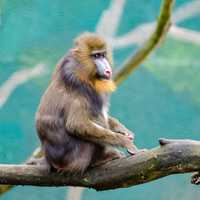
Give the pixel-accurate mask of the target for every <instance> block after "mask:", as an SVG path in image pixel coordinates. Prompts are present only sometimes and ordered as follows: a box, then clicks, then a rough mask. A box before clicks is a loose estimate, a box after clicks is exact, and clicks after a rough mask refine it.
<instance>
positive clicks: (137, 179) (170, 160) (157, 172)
mask: <svg viewBox="0 0 200 200" xmlns="http://www.w3.org/2000/svg"><path fill="white" fill-rule="evenodd" d="M159 142H160V145H161V146H160V147H158V148H155V149H152V150H149V151H146V152H141V153H139V154H138V155H136V156H130V157H126V158H122V159H117V160H114V161H112V162H108V163H106V164H105V165H102V166H100V167H96V168H93V169H90V170H88V172H87V173H85V174H84V175H82V176H81V175H72V174H68V173H65V174H60V173H48V172H47V171H45V170H44V169H42V167H39V166H30V165H0V184H11V185H34V186H69V185H70V186H82V187H88V188H93V189H96V190H109V189H116V188H126V187H130V186H134V185H138V184H143V183H147V182H150V181H153V180H155V179H159V178H162V177H164V176H168V175H171V174H179V173H188V172H194V171H199V170H200V142H199V141H194V140H167V139H161V140H160V141H159Z"/></svg>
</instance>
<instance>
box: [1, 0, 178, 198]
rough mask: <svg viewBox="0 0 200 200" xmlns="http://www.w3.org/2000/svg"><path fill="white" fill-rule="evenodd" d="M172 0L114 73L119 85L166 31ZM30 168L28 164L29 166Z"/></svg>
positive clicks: (5, 187) (4, 186)
mask: <svg viewBox="0 0 200 200" xmlns="http://www.w3.org/2000/svg"><path fill="white" fill-rule="evenodd" d="M173 3H174V0H164V1H163V4H162V6H161V11H160V17H159V19H158V22H157V26H156V31H155V32H154V33H153V34H152V36H151V37H150V39H149V40H147V42H146V43H144V45H143V46H142V47H141V49H139V50H138V51H137V53H136V54H135V55H134V56H132V57H131V58H130V59H128V61H127V62H126V63H125V65H124V66H122V68H121V70H120V71H119V72H118V73H117V74H116V75H115V78H114V79H115V81H116V83H117V84H118V85H119V84H120V83H121V82H122V81H123V80H125V79H126V78H127V76H128V75H130V73H131V72H132V71H133V69H135V68H136V67H137V66H138V65H139V64H141V63H142V61H144V59H145V58H146V57H147V56H148V55H149V54H150V52H151V51H152V50H154V48H155V47H156V45H157V44H158V43H159V42H160V40H161V39H162V38H163V37H164V35H165V34H166V33H167V30H168V27H169V24H170V16H171V10H172V5H173ZM38 152H39V153H38V154H37V153H36V154H34V155H32V157H38V155H39V154H41V152H40V151H38ZM29 168H30V166H29ZM12 187H13V186H10V185H0V195H2V194H4V193H5V192H7V191H9V190H10V189H11V188H12Z"/></svg>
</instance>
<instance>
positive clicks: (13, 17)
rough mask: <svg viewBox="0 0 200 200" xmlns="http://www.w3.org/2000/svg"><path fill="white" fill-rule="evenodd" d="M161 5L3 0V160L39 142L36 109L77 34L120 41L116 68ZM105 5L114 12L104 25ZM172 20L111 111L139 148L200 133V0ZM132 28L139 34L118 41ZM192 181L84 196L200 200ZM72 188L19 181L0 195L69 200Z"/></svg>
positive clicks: (156, 0) (183, 4)
mask: <svg viewBox="0 0 200 200" xmlns="http://www.w3.org/2000/svg"><path fill="white" fill-rule="evenodd" d="M160 3H161V1H160V0H149V1H148V2H147V1H146V0H140V1H139V0H109V1H108V0H85V1H79V0H73V1H71V0H69V1H66V0H54V1H50V0H20V1H19V0H0V163H20V162H23V161H24V160H25V159H26V158H27V157H28V156H29V155H30V154H31V152H32V151H33V150H34V149H35V148H36V147H37V146H38V144H39V140H38V138H37V135H36V131H35V127H34V114H35V111H36V109H37V106H38V103H39V101H40V97H41V95H42V94H43V92H44V90H45V88H46V87H47V85H48V82H49V79H50V77H51V73H52V71H53V69H54V66H55V64H56V62H57V61H58V59H59V58H60V57H61V56H62V55H63V54H64V53H65V52H66V51H67V50H68V49H69V48H70V47H71V45H72V41H73V38H74V37H76V36H77V35H78V34H79V33H81V32H83V31H92V32H95V31H98V32H99V33H101V34H103V35H104V36H105V37H107V38H108V40H109V39H110V40H109V41H112V39H114V41H115V40H116V41H115V42H111V45H113V48H114V60H115V69H117V67H118V66H120V64H121V63H122V62H123V61H124V59H125V58H126V57H127V56H128V55H129V54H130V53H131V52H133V51H134V50H135V49H136V48H137V47H138V45H140V44H141V42H143V41H144V40H145V38H146V37H148V35H149V34H150V32H149V31H148V29H144V30H140V31H141V32H140V33H139V34H138V33H137V31H136V32H134V30H139V29H138V27H141V25H144V26H145V25H148V24H146V23H150V22H153V21H154V20H156V17H157V15H158V13H159V7H160ZM105 10H107V11H109V12H111V13H114V15H113V16H112V17H108V18H107V20H106V23H105V21H103V17H102V16H103V15H102V14H103V13H104V11H105ZM115 11H120V12H121V15H119V16H118V17H117V15H118V14H119V13H120V12H115ZM117 18H118V22H117V25H118V26H115V25H114V19H117ZM173 21H174V23H176V26H175V25H174V27H175V29H173V30H174V31H172V32H171V33H170V34H169V36H168V38H167V40H166V41H165V43H164V44H162V46H161V47H160V48H158V49H157V50H156V51H155V52H154V53H153V54H152V55H151V56H150V57H149V58H148V60H147V61H146V62H145V63H144V64H143V65H142V66H141V67H140V68H138V70H137V71H135V73H133V74H132V75H131V76H130V77H129V78H128V80H126V81H125V82H124V83H123V84H122V85H121V86H120V87H119V88H118V90H117V92H115V93H114V94H113V96H112V102H111V114H112V115H114V116H115V117H117V118H119V119H120V120H121V121H122V122H123V123H124V124H125V125H126V126H127V127H129V128H130V129H131V130H133V131H134V132H135V133H136V144H137V145H138V146H139V147H140V148H152V147H154V146H157V145H158V142H157V140H158V138H160V137H166V138H191V139H197V140H199V139H200V135H199V133H200V93H199V88H200V0H194V1H187V0H177V2H176V5H175V8H174V15H173ZM112 23H113V24H112ZM113 27H115V30H112V31H111V29H112V28H113ZM172 28H173V27H172ZM108 29H109V30H108ZM177 30H182V32H183V33H184V34H182V32H181V33H180V32H178V31H177ZM130 31H132V35H134V34H135V37H133V38H135V40H134V39H133V40H131V39H128V43H124V42H123V41H122V40H121V41H122V45H121V46H120V45H117V44H119V43H117V41H118V42H119V40H120V39H123V38H125V37H126V36H127V34H128V33H129V32H130ZM142 31H143V32H142ZM137 37H139V39H138V40H137ZM140 39H141V41H140ZM138 41H139V42H138ZM189 181H190V180H189V175H176V176H170V177H166V178H163V179H160V180H157V181H154V182H151V183H148V184H144V185H139V186H135V187H132V188H128V189H119V190H113V191H106V192H96V191H94V190H88V189H86V190H84V192H83V194H82V199H83V200H86V199H87V200H89V199H97V200H106V199H110V200H114V199H115V200H120V199H122V198H123V199H126V200H133V199H135V200H146V199H152V200H158V199H159V200H177V199H181V200H191V199H196V198H197V197H198V196H200V190H199V188H197V187H195V186H192V185H190V183H189ZM67 192H68V191H67V190H66V187H62V188H46V187H45V188H41V187H21V186H19V187H16V188H14V189H13V190H12V191H10V192H8V193H6V194H5V195H4V196H2V197H1V199H2V200H11V199H12V200H21V199H26V200H38V199H44V200H47V199H48V200H53V199H63V200H64V199H67Z"/></svg>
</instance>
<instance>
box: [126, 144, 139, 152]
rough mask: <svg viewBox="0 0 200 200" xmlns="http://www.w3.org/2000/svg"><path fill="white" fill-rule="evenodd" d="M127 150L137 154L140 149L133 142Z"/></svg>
mask: <svg viewBox="0 0 200 200" xmlns="http://www.w3.org/2000/svg"><path fill="white" fill-rule="evenodd" d="M127 152H128V153H129V154H131V155H135V154H137V152H138V149H137V147H136V146H135V145H133V144H131V146H129V147H128V148H127Z"/></svg>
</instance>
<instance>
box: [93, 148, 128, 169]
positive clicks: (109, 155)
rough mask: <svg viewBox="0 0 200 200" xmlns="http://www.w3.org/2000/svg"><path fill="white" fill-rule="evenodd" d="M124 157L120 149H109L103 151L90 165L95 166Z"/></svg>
mask: <svg viewBox="0 0 200 200" xmlns="http://www.w3.org/2000/svg"><path fill="white" fill-rule="evenodd" d="M124 157H125V155H124V154H123V153H122V152H121V151H118V150H115V149H114V150H109V151H107V152H105V153H104V154H103V155H102V156H101V157H100V158H99V159H97V160H96V161H95V162H94V163H93V164H92V165H91V167H97V166H100V165H103V164H105V163H107V162H109V161H112V160H116V159H120V158H124Z"/></svg>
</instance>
